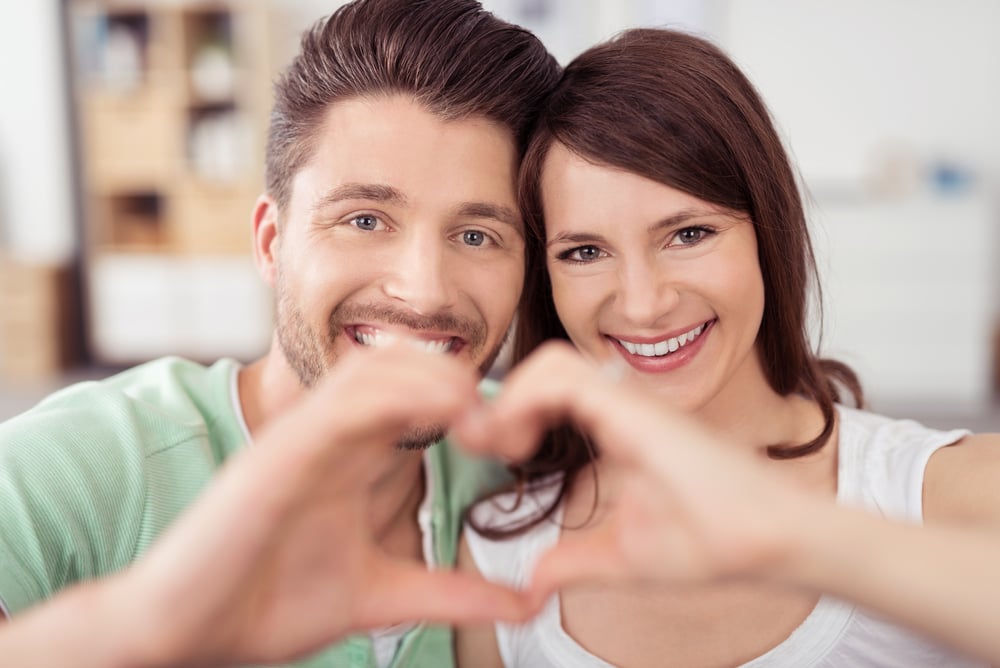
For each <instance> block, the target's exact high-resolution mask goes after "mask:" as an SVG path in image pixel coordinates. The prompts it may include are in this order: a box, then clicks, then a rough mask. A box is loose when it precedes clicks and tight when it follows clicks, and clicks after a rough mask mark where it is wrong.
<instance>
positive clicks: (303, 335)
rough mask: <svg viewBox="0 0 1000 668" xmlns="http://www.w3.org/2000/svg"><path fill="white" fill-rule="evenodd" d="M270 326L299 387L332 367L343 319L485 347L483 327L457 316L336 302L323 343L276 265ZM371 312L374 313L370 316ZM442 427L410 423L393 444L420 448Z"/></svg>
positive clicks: (486, 366) (489, 362) (493, 354)
mask: <svg viewBox="0 0 1000 668" xmlns="http://www.w3.org/2000/svg"><path fill="white" fill-rule="evenodd" d="M275 296H276V305H275V321H276V322H275V329H276V332H277V337H278V345H279V346H281V351H282V353H283V354H284V356H285V360H286V361H287V362H288V366H289V367H291V369H292V371H294V372H295V375H296V376H298V379H299V382H300V383H301V384H302V386H303V387H305V388H311V387H313V386H314V385H315V384H316V383H317V382H318V381H319V379H320V378H322V377H323V375H324V374H325V373H326V372H327V370H329V369H332V368H333V367H334V365H335V364H336V356H335V355H334V354H333V342H334V341H335V340H336V338H337V336H339V333H340V332H341V331H342V329H343V326H344V324H346V322H348V320H346V319H347V318H351V320H349V321H350V322H365V321H369V320H375V321H379V322H388V323H391V324H399V325H404V326H407V327H410V328H411V329H414V330H420V329H441V330H449V331H458V332H461V333H462V334H463V335H465V338H466V342H467V345H469V346H470V347H473V348H472V349H473V350H475V349H476V347H479V348H481V347H482V346H483V345H485V338H486V333H485V331H484V330H485V325H484V326H481V327H477V326H476V325H475V324H472V323H469V322H468V321H466V320H460V319H457V318H455V317H454V316H437V317H430V318H417V317H414V316H410V315H404V314H401V313H399V312H397V311H393V310H390V309H386V308H380V307H349V306H347V305H345V304H340V305H338V306H337V308H335V309H334V311H333V313H332V314H331V316H330V320H329V323H328V325H327V332H326V338H327V342H328V343H327V345H326V346H324V345H323V344H322V342H321V338H320V335H318V334H317V333H316V332H314V331H313V329H312V328H311V327H310V326H309V324H308V323H307V322H306V319H305V317H303V315H302V311H301V309H299V307H298V305H297V304H296V303H295V300H294V299H293V298H292V296H291V294H290V290H289V289H288V288H287V284H286V282H285V281H284V278H283V274H282V271H281V268H280V265H279V267H278V271H277V275H276V280H275ZM372 316H374V317H372ZM506 340H507V336H504V337H503V338H501V339H500V341H499V342H498V343H497V344H496V345H495V346H494V347H493V349H492V350H490V352H489V354H488V355H486V357H485V358H484V359H483V361H482V363H480V365H479V375H480V377H482V376H485V375H486V373H487V372H488V371H489V370H490V368H492V366H493V363H494V362H495V361H496V359H497V357H498V356H499V355H500V351H501V350H502V348H503V345H504V343H505V341H506ZM445 432H446V428H445V427H444V426H442V425H434V424H424V425H419V424H418V425H413V426H412V427H411V428H410V429H408V430H407V431H406V432H405V433H404V434H403V435H402V436H401V437H400V439H399V441H398V442H397V444H396V447H397V448H398V449H400V450H424V449H426V448H428V447H430V446H431V445H433V444H434V443H436V442H437V441H440V440H441V439H442V438H444V435H445Z"/></svg>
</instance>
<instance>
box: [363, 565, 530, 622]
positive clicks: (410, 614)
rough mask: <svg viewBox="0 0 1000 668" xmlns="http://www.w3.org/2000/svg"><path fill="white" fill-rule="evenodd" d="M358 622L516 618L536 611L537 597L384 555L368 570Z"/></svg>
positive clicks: (483, 580) (466, 620)
mask: <svg viewBox="0 0 1000 668" xmlns="http://www.w3.org/2000/svg"><path fill="white" fill-rule="evenodd" d="M371 583H372V586H371V587H370V589H369V591H368V592H366V594H365V596H364V601H362V606H361V609H360V611H359V612H360V614H359V620H358V625H359V626H364V627H373V626H385V625H389V624H396V623H400V622H404V621H416V620H419V621H429V622H441V623H447V624H480V623H484V622H492V621H497V620H499V621H505V622H520V621H524V620H526V619H529V618H530V617H532V616H534V615H535V614H537V612H538V611H539V609H540V603H539V602H536V601H535V599H533V598H532V597H530V596H529V595H528V594H527V593H526V592H518V591H515V590H513V589H510V588H509V587H505V586H502V585H499V584H494V583H492V582H488V581H486V580H485V579H483V578H482V577H481V576H479V575H474V574H471V573H460V572H457V571H450V570H449V571H444V570H442V571H429V570H427V567H426V566H423V565H420V564H416V563H411V562H405V561H401V560H397V559H391V558H388V557H386V558H384V561H383V563H382V564H380V566H379V567H378V568H376V569H375V572H373V574H372V579H371Z"/></svg>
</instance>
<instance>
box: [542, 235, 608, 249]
mask: <svg viewBox="0 0 1000 668" xmlns="http://www.w3.org/2000/svg"><path fill="white" fill-rule="evenodd" d="M605 241H606V240H605V238H604V237H603V236H601V235H600V234H593V233H591V232H559V233H558V234H556V235H554V236H553V237H552V238H551V239H549V240H548V241H547V242H546V243H545V247H546V248H550V247H552V246H555V245H558V244H565V243H574V244H599V243H604V242H605Z"/></svg>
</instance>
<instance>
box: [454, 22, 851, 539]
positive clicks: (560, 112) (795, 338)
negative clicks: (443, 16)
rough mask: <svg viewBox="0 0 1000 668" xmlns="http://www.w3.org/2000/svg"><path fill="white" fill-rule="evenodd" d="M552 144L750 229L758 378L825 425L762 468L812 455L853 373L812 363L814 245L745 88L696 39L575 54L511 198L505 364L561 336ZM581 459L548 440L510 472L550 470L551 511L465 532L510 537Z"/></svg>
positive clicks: (630, 43) (781, 154)
mask: <svg viewBox="0 0 1000 668" xmlns="http://www.w3.org/2000/svg"><path fill="white" fill-rule="evenodd" d="M556 142H558V143H560V144H562V145H563V146H565V147H566V148H568V149H569V150H570V151H573V152H574V153H576V154H577V155H579V156H581V157H583V158H584V159H586V160H588V161H590V162H593V163H596V164H600V165H606V166H609V167H613V168H618V169H623V170H626V171H628V172H631V173H633V174H638V175H640V176H644V177H646V178H649V179H652V180H654V181H657V182H659V183H662V184H665V185H667V186H670V187H671V188H676V189H678V190H681V191H683V192H685V193H688V194H690V195H693V196H694V197H697V198H699V199H701V200H704V201H706V202H709V203H712V204H717V205H720V206H723V207H726V208H728V209H731V210H734V211H739V212H743V213H745V214H746V215H747V216H748V217H749V218H750V220H752V221H753V224H754V228H755V232H756V235H757V246H758V258H759V261H760V268H761V273H762V275H763V280H764V295H765V303H764V313H763V319H762V322H761V326H760V330H759V332H758V334H757V342H756V345H757V346H758V349H759V353H760V357H761V360H762V363H763V367H764V373H765V374H766V377H767V380H768V382H769V383H770V385H771V387H772V388H773V389H774V391H775V392H777V393H778V394H779V395H781V396H787V395H790V394H793V393H795V394H800V395H802V396H805V397H808V398H810V399H812V400H814V401H815V402H816V403H817V404H818V405H819V407H820V410H821V411H822V415H823V420H824V423H823V429H822V430H821V431H820V433H819V434H817V435H816V437H815V438H813V439H812V440H810V441H809V442H807V443H798V444H795V443H793V444H788V443H784V444H776V445H772V446H770V447H769V448H768V455H769V456H770V457H772V458H774V459H791V458H796V457H802V456H804V455H808V454H810V453H813V452H816V451H818V450H819V449H820V448H822V447H823V446H824V444H825V443H826V442H827V441H828V440H829V437H830V435H831V434H832V432H833V429H834V425H835V408H834V403H835V402H837V401H839V400H840V394H839V390H838V386H842V387H844V388H846V389H847V390H848V391H849V392H850V394H851V395H852V396H853V398H854V400H855V403H856V404H857V405H859V406H860V405H862V404H863V395H862V392H861V387H860V383H859V382H858V379H857V376H856V375H855V374H854V372H853V371H852V370H851V369H850V368H849V367H848V366H846V365H845V364H842V363H840V362H837V361H835V360H828V359H820V358H819V357H818V356H817V355H816V354H815V353H814V351H813V349H812V347H811V345H810V342H809V334H808V331H807V301H808V299H807V298H808V292H809V288H810V281H813V282H814V283H813V285H814V287H815V289H816V290H817V301H816V303H817V306H819V304H820V298H821V295H820V294H819V283H818V280H817V275H816V266H815V258H814V256H813V250H812V244H811V242H810V240H809V234H808V231H807V229H806V221H805V214H804V211H803V206H802V199H801V196H800V194H799V189H798V186H797V183H796V179H795V175H794V173H793V171H792V168H791V165H790V163H789V160H788V156H787V154H786V152H785V149H784V147H783V146H782V143H781V140H780V138H779V137H778V133H777V132H776V131H775V128H774V125H773V123H772V121H771V118H770V116H769V114H768V111H767V108H766V107H765V105H764V103H763V102H762V101H761V98H760V96H759V95H758V94H757V91H756V90H755V89H754V87H753V85H752V84H751V83H750V82H749V81H748V80H747V78H746V77H745V76H744V75H743V73H742V72H741V71H740V70H739V68H738V67H737V66H736V65H735V64H734V63H733V62H732V61H731V60H730V59H729V58H728V57H727V56H726V55H725V54H724V53H723V52H722V51H721V50H719V49H718V48H716V47H715V46H714V45H712V44H711V43H709V42H707V41H706V40H704V39H701V38H699V37H696V36H693V35H690V34H687V33H683V32H678V31H673V30H657V29H639V30H630V31H627V32H625V33H623V34H621V35H620V36H619V37H617V38H615V39H613V40H611V41H609V42H606V43H603V44H600V45H598V46H595V47H593V48H591V49H590V50H588V51H586V52H584V53H583V54H582V55H580V56H579V57H578V58H576V59H575V60H574V61H573V62H572V63H570V65H569V66H568V67H567V68H566V70H565V71H564V74H563V77H562V80H561V81H560V83H559V84H558V86H557V87H556V89H555V90H554V92H553V93H552V94H551V96H550V97H549V99H548V102H547V104H546V106H545V108H544V110H543V111H542V114H541V117H540V119H539V121H538V125H537V126H536V131H535V134H534V136H533V138H532V140H531V142H530V144H529V146H528V150H527V153H526V155H525V159H524V161H523V163H522V167H521V174H520V183H519V199H520V204H521V208H522V210H523V214H524V217H525V224H526V227H527V236H528V243H527V253H526V262H527V272H526V284H525V291H524V297H523V300H522V303H521V306H520V310H519V313H518V329H517V332H516V334H515V339H514V361H515V363H516V362H518V361H520V360H522V359H524V358H525V357H526V356H527V355H528V354H530V353H531V351H532V350H534V349H535V348H536V347H537V346H538V345H539V344H540V343H542V342H543V341H545V340H548V339H568V338H569V337H568V336H567V335H566V331H565V330H564V329H563V327H562V324H561V323H560V322H559V319H558V317H557V315H556V309H555V305H554V304H553V302H552V290H551V285H550V283H549V278H548V273H547V271H546V269H545V259H546V258H545V225H544V220H543V216H542V211H543V207H542V203H543V200H542V198H543V193H542V192H541V191H540V186H539V184H540V181H541V175H542V168H543V165H544V162H545V158H546V155H547V153H548V150H549V148H550V147H551V146H552V145H553V144H554V143H556ZM592 458H593V453H592V448H590V447H589V444H588V443H587V441H586V439H585V438H584V437H583V435H581V434H579V433H576V432H575V431H574V430H572V429H571V428H568V427H567V428H561V429H558V430H556V431H554V432H553V433H551V434H550V435H549V436H548V437H547V438H546V439H545V441H544V442H543V443H542V444H541V446H540V449H539V450H538V452H537V454H536V455H535V456H534V457H533V458H532V459H531V460H530V461H528V462H526V463H525V464H523V465H521V466H518V467H515V468H514V472H515V474H516V476H517V479H518V482H519V488H520V489H522V490H523V489H524V486H525V485H526V484H528V483H531V482H533V481H537V480H539V479H541V478H543V477H546V476H550V475H551V474H552V473H556V472H560V473H563V474H564V475H563V476H562V477H561V478H558V477H557V478H556V480H557V482H556V483H555V484H558V485H560V488H559V490H558V494H557V496H556V499H555V501H554V502H553V504H552V505H551V506H549V507H547V508H546V509H545V511H544V512H542V513H541V514H540V515H538V516H535V517H532V518H529V519H528V520H527V521H524V522H520V523H516V524H513V525H510V524H508V525H503V526H490V527H486V526H477V525H475V523H474V524H473V526H475V528H476V529H477V530H478V531H480V532H481V533H483V534H484V535H486V536H490V537H505V536H511V535H516V534H518V533H521V532H523V531H526V530H527V529H529V528H531V527H532V526H534V525H536V524H537V523H538V522H540V521H542V520H544V519H546V518H548V517H550V516H551V515H552V514H553V513H554V512H555V510H556V508H557V507H558V505H559V504H560V503H561V501H562V499H563V497H564V496H565V494H566V492H567V490H568V489H569V487H570V485H571V484H572V482H573V479H574V477H575V475H576V474H577V472H579V471H580V469H581V468H583V467H584V466H585V465H586V464H587V463H589V462H590V461H591V460H592Z"/></svg>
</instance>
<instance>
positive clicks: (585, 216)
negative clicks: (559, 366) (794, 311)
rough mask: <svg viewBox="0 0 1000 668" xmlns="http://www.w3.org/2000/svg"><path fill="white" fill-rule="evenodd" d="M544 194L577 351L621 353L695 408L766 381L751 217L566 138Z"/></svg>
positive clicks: (564, 315)
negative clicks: (591, 154)
mask: <svg viewBox="0 0 1000 668" xmlns="http://www.w3.org/2000/svg"><path fill="white" fill-rule="evenodd" d="M542 196H543V201H544V214H545V228H546V237H547V240H548V241H547V249H546V258H547V266H548V270H549V274H550V277H551V280H552V293H553V298H554V300H555V305H556V310H557V311H558V314H559V319H560V320H561V321H562V323H563V326H564V327H565V328H566V332H567V333H568V334H569V337H570V338H571V339H572V340H573V343H574V344H576V346H577V347H578V348H579V349H580V350H582V351H583V352H584V353H586V354H588V355H590V356H593V357H595V358H598V359H604V358H606V357H608V355H609V351H610V354H612V355H617V356H620V357H621V358H622V359H624V360H625V361H626V362H627V363H628V364H629V365H630V366H631V368H632V369H634V370H635V371H636V372H637V373H638V374H639V375H640V377H641V378H642V379H643V380H644V382H646V383H648V384H649V385H651V386H652V387H653V388H654V389H655V390H656V391H657V392H659V393H661V394H663V395H664V396H665V397H666V398H668V399H669V400H670V401H671V403H673V404H674V405H677V406H680V407H682V408H684V409H685V410H690V411H697V410H700V409H702V408H704V407H705V406H707V405H708V404H709V403H710V402H711V401H712V400H713V399H715V398H716V397H718V396H720V395H722V394H727V395H730V396H732V397H733V398H736V399H738V397H741V396H744V397H745V396H747V395H745V394H744V392H757V391H760V390H761V389H763V387H766V386H767V380H766V378H765V377H764V374H763V370H762V368H761V365H760V363H759V359H758V356H757V352H756V348H755V345H754V342H755V340H756V338H757V331H758V329H759V328H760V322H761V317H762V314H763V310H764V285H763V279H762V277H761V272H760V265H759V262H758V259H757V239H756V235H755V232H754V227H753V224H752V223H751V222H750V221H749V219H747V218H746V217H745V216H742V215H741V214H739V213H736V212H733V211H730V210H727V209H722V208H720V207H718V206H715V205H712V204H709V203H707V202H704V201H702V200H699V199H697V198H696V197H693V196H691V195H688V194H686V193H684V192H681V191H679V190H675V189H674V188H670V187H668V186H665V185H663V184H661V183H658V182H656V181H652V180H649V179H647V178H644V177H641V176H637V175H635V174H633V173H630V172H626V171H622V170H617V169H612V168H609V167H606V166H599V165H594V164H592V163H590V162H587V161H585V160H583V159H582V158H580V157H579V156H577V155H576V154H574V153H572V152H570V151H569V150H568V149H566V148H565V147H564V146H562V145H561V144H559V143H556V144H554V145H553V146H552V147H551V149H550V150H549V153H548V155H547V157H546V160H545V164H544V168H543V171H542ZM761 384H763V386H762V385H761Z"/></svg>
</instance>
